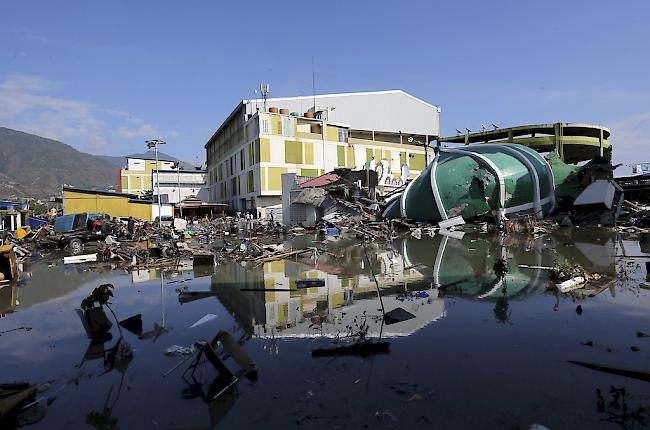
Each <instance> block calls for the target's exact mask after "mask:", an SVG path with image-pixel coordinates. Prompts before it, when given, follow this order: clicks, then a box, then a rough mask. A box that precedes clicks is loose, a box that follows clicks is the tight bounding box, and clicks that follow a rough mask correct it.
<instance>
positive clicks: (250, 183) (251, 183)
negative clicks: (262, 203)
mask: <svg viewBox="0 0 650 430" xmlns="http://www.w3.org/2000/svg"><path fill="white" fill-rule="evenodd" d="M247 179H248V180H247V181H246V190H247V191H248V192H249V193H253V192H255V176H254V175H253V171H252V170H251V171H249V172H248V177H247Z"/></svg>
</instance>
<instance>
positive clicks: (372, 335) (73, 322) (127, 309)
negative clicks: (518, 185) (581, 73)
mask: <svg viewBox="0 0 650 430" xmlns="http://www.w3.org/2000/svg"><path fill="white" fill-rule="evenodd" d="M286 246H287V247H290V246H293V247H296V248H300V247H303V246H318V247H321V248H322V247H323V246H324V245H323V244H322V243H321V242H319V240H318V239H316V238H315V237H314V236H302V237H297V238H293V239H291V241H288V242H287V243H286ZM328 249H329V250H330V251H332V250H335V251H334V252H335V253H337V254H340V255H338V256H332V255H331V254H326V253H322V254H320V255H319V256H318V258H317V259H307V258H304V259H301V260H299V261H292V260H285V261H278V262H273V263H267V264H265V265H264V266H262V267H250V266H249V267H244V265H242V264H241V263H237V262H234V261H226V262H221V263H220V264H219V265H218V266H217V267H216V269H215V270H214V273H212V271H211V270H208V269H206V268H196V269H193V267H192V264H191V262H190V263H189V264H185V266H181V267H178V268H177V269H176V270H163V271H160V270H158V271H157V270H150V271H140V272H134V273H128V272H125V271H123V270H120V269H118V270H112V271H111V270H106V269H105V268H103V269H101V270H100V269H98V268H97V267H98V266H96V265H94V264H83V265H66V266H63V265H62V264H60V256H52V257H49V258H42V259H40V260H38V261H35V262H33V263H31V264H30V265H29V266H27V267H25V271H26V272H28V273H30V274H31V278H29V279H28V280H26V281H25V282H24V283H23V284H21V285H18V286H17V287H5V288H3V289H2V290H0V313H2V316H3V318H1V319H0V332H1V334H0V351H2V354H1V359H0V382H13V381H26V382H31V383H34V384H39V385H40V384H44V383H49V388H48V389H47V390H46V391H44V392H42V393H40V394H39V395H38V398H39V399H42V400H41V401H40V403H39V406H38V408H39V409H38V411H37V412H36V413H33V414H32V415H37V416H38V413H40V414H44V415H43V417H42V419H41V420H40V421H37V422H36V423H34V424H32V425H31V427H32V428H47V429H58V428H61V429H64V428H65V429H70V428H75V429H77V428H93V427H95V428H123V429H127V428H138V429H147V428H152V429H157V428H162V429H181V428H182V429H190V428H191V429H199V428H206V429H207V428H227V429H229V428H233V429H235V428H259V429H262V428H295V427H306V428H328V429H330V428H341V429H348V428H350V429H359V428H372V429H375V428H377V429H381V428H452V427H453V428H523V429H528V428H530V427H531V425H534V424H537V425H543V426H546V427H548V428H551V429H560V428H640V427H643V426H644V425H648V422H649V421H648V420H649V419H650V417H649V416H648V414H649V413H650V408H649V407H650V386H649V385H648V382H645V381H642V380H639V379H633V378H629V377H624V376H618V375H614V374H609V373H602V372H599V371H595V370H591V369H587V368H584V367H580V366H577V365H575V364H572V363H570V362H569V360H576V361H586V362H593V363H599V364H605V365H609V366H614V367H622V368H629V369H635V370H639V371H642V372H648V371H650V360H648V358H649V357H650V337H643V336H641V334H643V333H649V334H650V324H649V323H650V313H649V312H648V311H649V310H650V291H648V290H646V289H643V288H640V284H641V283H642V282H644V281H645V277H646V269H645V265H644V262H645V261H648V260H647V258H643V257H638V256H643V255H644V254H642V253H641V251H640V249H639V246H638V243H635V242H631V241H628V242H623V241H619V240H618V239H617V237H616V236H615V235H614V234H611V233H606V232H604V231H597V232H595V231H589V230H585V229H575V228H574V229H573V230H572V231H571V233H570V234H569V233H567V232H565V233H564V234H562V233H560V234H554V235H548V236H544V237H539V238H532V237H523V236H522V237H520V236H517V237H499V236H492V235H487V234H477V235H469V234H466V235H465V236H464V237H463V238H462V239H458V238H451V237H445V236H440V235H438V236H435V237H433V238H431V237H428V236H426V235H425V236H424V237H422V238H421V239H419V240H418V239H415V238H413V237H410V236H409V237H408V238H405V239H401V240H397V241H395V242H393V243H391V244H389V245H378V244H367V245H366V246H365V250H364V247H363V246H361V244H359V243H357V242H355V241H354V240H346V239H341V240H339V241H338V242H329V243H328ZM623 253H625V254H626V255H629V256H632V257H629V258H622V254H623ZM502 258H507V259H508V262H509V269H510V270H509V272H508V274H507V275H506V277H505V279H504V280H502V281H499V279H498V278H497V276H496V275H495V273H494V270H493V265H494V263H495V262H496V261H498V260H500V259H502ZM556 260H557V261H559V262H561V261H565V260H568V261H574V262H577V263H579V264H581V265H582V266H584V267H585V268H586V269H587V270H588V271H590V272H596V273H599V274H601V275H604V276H605V277H609V278H610V279H612V280H614V282H613V283H612V284H611V286H610V287H609V288H607V289H606V290H604V291H603V292H602V293H600V294H598V295H597V296H595V297H591V298H577V297H574V296H571V295H563V296H557V295H555V294H553V293H549V292H546V288H547V286H548V285H549V283H550V281H549V279H548V275H547V271H546V270H544V269H540V268H526V267H520V265H529V266H550V265H552V264H553V262H554V261H556ZM373 274H374V275H375V276H376V279H377V283H378V284H379V287H380V288H379V291H380V293H381V300H380V298H379V297H378V294H377V286H376V284H375V282H374V280H373ZM304 279H323V280H324V286H322V287H309V288H298V287H299V286H301V284H300V283H299V282H297V281H298V280H304ZM104 283H110V284H113V285H114V286H115V290H114V298H113V299H112V302H111V303H112V306H111V307H112V309H113V310H114V311H115V313H116V315H117V317H118V318H119V319H125V318H127V317H130V316H132V315H134V314H141V315H142V321H143V327H142V331H143V332H142V333H141V334H137V333H132V332H129V331H128V330H126V329H124V328H122V332H123V339H122V341H120V334H119V332H118V330H117V326H116V325H115V324H114V325H113V327H112V338H111V339H110V340H107V339H106V342H104V343H100V342H98V341H91V339H90V338H89V337H88V336H87V335H86V332H85V330H84V325H83V324H82V322H81V320H80V318H79V316H78V314H77V312H76V311H75V309H77V308H78V307H79V305H80V302H81V300H82V299H83V298H84V297H86V296H87V295H88V294H89V293H90V292H91V291H92V290H93V288H95V287H97V286H98V285H100V284H104ZM265 290H266V291H265ZM269 290H274V291H269ZM283 290H290V291H283ZM179 291H181V292H187V291H189V292H206V291H210V292H212V293H213V294H211V295H205V297H203V298H199V299H196V300H190V301H184V303H180V302H179ZM382 308H383V309H384V311H385V312H390V311H392V310H394V309H396V308H402V309H404V310H405V311H408V313H409V314H410V315H411V317H410V319H407V320H405V321H401V322H395V323H392V324H386V323H384V319H383V318H382ZM207 314H212V315H215V316H216V318H213V319H211V320H210V321H208V322H206V323H204V324H201V325H198V326H196V327H194V328H190V326H191V325H193V324H194V323H195V322H196V321H197V320H199V319H200V318H202V317H203V316H205V315H207ZM109 317H110V314H109ZM14 329H15V330H14ZM219 330H226V331H228V332H229V333H230V334H231V335H232V336H233V337H234V338H235V339H237V340H239V342H240V344H241V345H242V347H243V348H244V349H245V351H247V352H248V354H249V355H250V356H251V357H252V359H253V361H254V362H255V363H256V365H257V369H258V375H257V378H256V379H247V378H245V377H242V378H241V379H240V380H239V382H238V383H237V384H236V385H235V388H234V390H231V391H228V392H226V393H225V394H224V395H222V396H221V397H219V398H218V399H217V400H213V401H209V399H208V396H209V395H208V394H207V393H208V391H209V387H210V386H211V384H212V382H213V381H214V380H215V379H216V377H217V372H216V370H215V369H214V368H213V367H211V365H210V364H207V363H202V364H199V366H198V367H197V372H196V374H195V376H196V378H197V381H199V382H200V383H202V384H203V385H202V386H201V388H202V389H203V390H202V391H203V392H204V393H203V394H204V396H203V397H202V396H201V395H200V393H198V392H197V390H196V389H195V390H190V389H189V388H190V384H191V383H192V381H189V382H188V381H187V379H188V378H185V379H183V377H182V374H183V372H184V371H185V369H186V368H187V367H188V365H189V364H190V361H188V362H186V363H183V364H182V365H180V366H179V367H178V369H176V370H175V371H173V372H171V373H170V374H168V375H167V376H163V374H164V373H166V372H168V371H169V370H170V369H172V368H173V367H174V366H176V365H177V364H178V363H179V362H181V361H182V360H184V359H185V357H179V356H175V357H174V356H167V355H165V350H166V349H167V348H168V347H170V346H172V345H180V346H189V345H192V344H193V343H194V342H195V341H197V340H200V339H205V340H211V339H212V338H213V337H214V336H215V335H216V333H217V332H218V331H219ZM637 332H640V333H637ZM360 333H364V334H365V336H366V337H367V338H369V339H372V340H373V341H375V342H376V341H378V340H377V339H378V338H381V341H387V342H389V350H388V352H384V353H381V354H375V355H369V356H365V357H360V356H332V357H312V354H311V352H312V350H314V349H316V348H330V347H332V346H333V345H341V344H344V343H345V342H346V340H348V338H349V337H350V336H357V335H359V334H360ZM118 342H119V343H128V344H129V345H130V347H131V349H132V351H133V358H132V359H131V360H121V361H120V362H119V363H117V362H116V363H114V364H113V365H107V364H106V362H107V360H105V358H106V357H107V355H110V351H111V347H113V346H115V345H116V344H117V343H118ZM108 361H109V362H110V360H108ZM225 363H226V365H227V366H228V367H229V368H231V369H232V370H235V369H236V364H235V363H234V362H233V360H232V359H229V360H226V361H225ZM195 388H196V387H195ZM188 397H189V398H188ZM32 420H34V418H32ZM27 421H29V420H27Z"/></svg>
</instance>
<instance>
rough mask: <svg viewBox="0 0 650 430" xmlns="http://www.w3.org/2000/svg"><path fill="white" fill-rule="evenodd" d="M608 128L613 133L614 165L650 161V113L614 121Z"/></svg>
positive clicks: (611, 138)
mask: <svg viewBox="0 0 650 430" xmlns="http://www.w3.org/2000/svg"><path fill="white" fill-rule="evenodd" d="M607 127H608V128H609V129H610V131H611V133H612V135H611V137H610V140H611V142H612V158H613V161H614V163H625V164H630V163H633V162H648V161H650V112H643V113H640V114H637V115H633V116H630V117H627V118H623V119H620V120H617V121H613V122H611V123H609V124H608V125H607ZM640 157H641V159H640Z"/></svg>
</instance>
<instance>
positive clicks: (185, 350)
mask: <svg viewBox="0 0 650 430" xmlns="http://www.w3.org/2000/svg"><path fill="white" fill-rule="evenodd" d="M195 351H196V347H195V346H194V345H190V346H180V345H172V346H170V347H169V348H167V349H166V350H165V355H192V354H194V352H195Z"/></svg>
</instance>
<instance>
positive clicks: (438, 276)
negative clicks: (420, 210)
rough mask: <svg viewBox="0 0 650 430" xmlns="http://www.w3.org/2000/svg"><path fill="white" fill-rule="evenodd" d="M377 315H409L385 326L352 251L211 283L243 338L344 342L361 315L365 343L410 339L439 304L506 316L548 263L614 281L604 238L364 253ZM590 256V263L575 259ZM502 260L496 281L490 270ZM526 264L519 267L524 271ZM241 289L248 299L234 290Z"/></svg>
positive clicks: (444, 243)
mask: <svg viewBox="0 0 650 430" xmlns="http://www.w3.org/2000/svg"><path fill="white" fill-rule="evenodd" d="M368 246H369V252H368V254H369V255H370V258H371V261H370V264H371V265H372V268H373V271H374V273H375V274H377V280H378V282H379V284H380V289H381V295H382V299H383V301H384V306H385V308H386V310H387V311H388V310H391V309H394V308H397V307H402V308H404V309H405V310H407V311H408V312H410V313H412V314H413V315H415V318H412V319H410V320H407V321H403V322H400V323H398V324H394V325H390V326H386V325H384V324H382V321H383V318H381V317H382V312H381V304H380V302H379V299H378V296H377V288H376V286H375V283H374V281H373V280H372V276H371V273H370V268H369V267H368V262H367V260H365V258H363V253H362V252H360V250H361V249H362V248H361V246H358V245H357V246H352V247H350V248H347V249H344V250H343V251H342V252H341V254H342V255H344V257H343V258H338V259H337V258H332V257H328V256H327V255H322V256H321V257H319V258H318V260H317V261H316V262H315V263H313V264H307V263H305V262H296V261H291V260H283V261H277V262H272V263H267V264H265V265H264V266H263V267H260V268H250V267H246V268H245V267H243V265H242V264H240V263H236V262H225V263H223V264H222V265H221V266H219V267H218V269H217V272H216V274H215V275H214V276H213V277H212V289H213V291H215V293H216V295H217V297H218V299H219V300H220V302H221V303H222V304H223V305H224V306H225V307H226V308H227V309H228V310H229V311H230V312H231V313H232V314H233V316H234V317H235V319H236V320H237V321H238V322H239V324H241V326H242V327H243V328H244V330H245V331H247V332H248V333H249V334H250V335H252V336H254V337H259V338H309V337H337V336H345V335H346V334H347V332H348V329H349V326H350V325H352V324H353V322H354V320H355V318H357V317H359V316H361V315H363V314H364V313H365V315H366V317H367V323H368V325H369V326H370V327H369V330H368V336H370V337H379V336H382V337H397V336H407V335H410V334H412V333H414V332H416V331H417V330H419V329H420V328H422V327H425V326H426V325H428V324H430V323H432V322H433V321H436V320H437V319H440V318H442V317H444V316H445V313H446V310H445V304H444V297H446V296H454V297H461V298H469V299H472V300H479V301H485V302H491V303H492V306H494V315H495V319H496V320H497V321H499V322H502V323H505V322H507V321H508V319H509V317H510V310H509V305H508V302H509V300H520V299H524V298H526V297H529V296H531V295H535V294H539V293H541V292H543V291H544V290H545V289H546V288H547V286H548V284H549V278H548V272H547V271H546V270H544V269H542V268H541V267H544V266H546V267H548V266H552V265H553V262H554V261H555V260H558V261H563V260H570V261H579V262H580V263H581V264H582V265H583V266H585V267H586V268H588V269H589V268H594V267H596V268H598V269H599V270H600V273H615V268H614V255H615V254H614V242H613V240H612V238H604V237H598V238H593V237H590V236H585V237H582V238H581V239H580V241H574V242H573V243H572V245H571V246H565V243H564V242H563V239H562V238H561V237H560V238H555V237H551V236H540V237H533V236H492V235H465V236H464V237H463V238H462V239H454V238H449V237H446V236H441V235H437V236H434V237H433V238H431V237H423V238H422V239H415V238H413V237H410V236H409V237H408V238H403V239H399V240H396V241H393V242H392V243H391V244H390V245H389V246H386V247H380V246H378V245H368ZM584 248H588V249H590V250H591V251H590V253H589V254H590V255H594V256H595V257H594V258H595V260H594V261H591V260H590V259H589V258H587V257H585V254H584V253H583V252H581V250H582V249H584ZM501 259H506V260H507V261H508V266H509V271H508V273H507V274H506V275H505V277H504V278H499V277H498V276H497V275H496V274H495V272H494V264H495V262H497V261H499V260H501ZM526 266H528V267H526ZM303 279H322V280H323V282H324V284H323V286H322V287H311V288H299V284H300V283H299V280H303ZM242 289H246V290H252V291H242Z"/></svg>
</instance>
